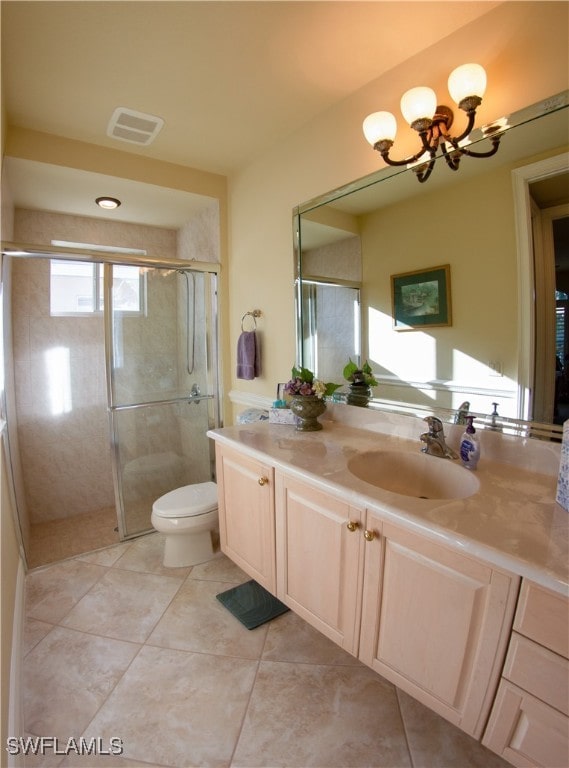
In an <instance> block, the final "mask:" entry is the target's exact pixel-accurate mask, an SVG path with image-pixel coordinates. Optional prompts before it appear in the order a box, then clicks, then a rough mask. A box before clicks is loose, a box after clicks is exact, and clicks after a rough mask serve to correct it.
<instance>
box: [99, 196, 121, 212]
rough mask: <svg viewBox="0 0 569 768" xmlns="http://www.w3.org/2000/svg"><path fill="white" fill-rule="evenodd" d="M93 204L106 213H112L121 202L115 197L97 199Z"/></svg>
mask: <svg viewBox="0 0 569 768" xmlns="http://www.w3.org/2000/svg"><path fill="white" fill-rule="evenodd" d="M95 202H96V203H97V205H100V206H101V208H105V209H106V210H107V211H112V210H114V209H115V208H118V207H119V205H120V204H121V201H120V200H117V198H116V197H98V198H97V199H96V200H95Z"/></svg>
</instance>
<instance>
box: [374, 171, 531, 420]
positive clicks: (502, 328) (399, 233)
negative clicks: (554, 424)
mask: <svg viewBox="0 0 569 768" xmlns="http://www.w3.org/2000/svg"><path fill="white" fill-rule="evenodd" d="M442 170H444V169H442ZM451 189H452V193H451V194H448V193H447V194H445V195H444V196H443V197H439V196H437V195H435V196H433V195H425V196H420V195H419V196H416V197H413V198H412V199H411V200H407V201H405V202H403V203H401V204H399V205H392V206H388V207H386V208H382V209H381V211H380V212H378V213H374V214H371V215H368V216H365V217H362V230H361V232H362V253H363V257H364V285H365V286H366V290H364V292H363V296H362V305H363V313H364V317H365V319H366V321H367V322H368V324H369V328H368V331H369V337H370V342H369V344H370V346H369V358H370V362H372V367H373V368H374V370H377V372H378V373H379V374H380V376H383V375H386V376H390V375H393V376H395V377H396V378H397V379H400V380H401V381H402V382H405V381H411V382H417V381H429V382H436V381H438V382H441V384H442V385H443V386H444V387H445V388H446V387H448V388H449V389H450V390H451V391H452V389H453V387H456V386H459V387H472V388H478V389H481V390H483V389H489V390H493V391H495V390H496V389H500V390H508V389H509V390H511V397H514V396H515V392H516V387H515V382H516V381H517V342H518V339H517V283H516V281H515V280H512V277H513V276H515V274H516V271H517V260H516V247H515V233H514V211H513V204H512V195H511V180H510V169H509V168H500V169H499V170H498V171H496V172H493V173H491V174H484V175H483V176H482V177H477V178H475V179H473V180H471V181H468V182H465V183H460V182H459V183H458V184H456V185H453V186H452V187H451ZM477 221H484V222H485V223H484V226H483V227H480V226H477V224H476V222H477ZM505 222H506V223H507V226H504V223H505ZM443 264H449V265H450V278H451V294H452V324H451V326H449V327H441V328H429V329H425V330H424V331H421V330H417V331H414V332H412V333H407V332H404V331H397V330H394V329H393V327H392V307H391V304H392V300H391V280H390V276H391V275H395V274H400V273H405V272H412V271H415V270H421V269H431V268H432V267H435V266H440V265H443ZM489 361H500V362H501V363H502V367H503V373H504V376H503V378H501V379H499V380H496V378H495V377H492V375H491V373H490V371H489V368H488V362H489ZM378 394H379V396H380V397H387V398H390V399H394V400H403V401H406V402H419V403H424V404H433V403H435V404H437V405H439V406H441V407H443V408H453V407H457V406H458V405H459V404H460V402H462V400H465V399H469V400H470V401H471V405H472V409H473V410H474V411H481V412H485V411H487V410H488V409H489V406H490V405H491V402H492V400H493V399H495V395H488V396H486V397H485V398H484V396H483V395H480V402H475V399H473V398H472V397H464V395H463V394H461V393H460V392H459V393H457V395H456V396H455V400H456V402H455V401H451V400H450V394H449V395H447V394H446V393H445V392H442V391H439V392H436V391H430V392H425V393H423V394H422V393H421V392H420V391H419V390H416V389H414V388H413V387H411V388H410V389H409V388H403V387H399V388H391V387H389V388H386V387H385V386H382V387H381V388H380V392H378ZM501 404H502V406H503V407H502V408H501V411H500V412H501V413H502V414H503V415H508V416H515V415H516V414H515V404H514V405H513V408H514V413H510V412H508V408H507V407H506V406H507V405H508V403H501ZM489 410H492V409H491V407H490V409H489Z"/></svg>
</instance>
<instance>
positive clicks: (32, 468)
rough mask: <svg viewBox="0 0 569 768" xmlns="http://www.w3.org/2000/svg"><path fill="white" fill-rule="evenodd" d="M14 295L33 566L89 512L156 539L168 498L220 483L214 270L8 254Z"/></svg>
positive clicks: (22, 486) (20, 447)
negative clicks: (43, 544) (56, 526)
mask: <svg viewBox="0 0 569 768" xmlns="http://www.w3.org/2000/svg"><path fill="white" fill-rule="evenodd" d="M3 294H4V310H3V311H4V342H5V358H6V363H5V368H6V372H5V374H6V387H5V409H6V417H7V422H8V441H9V453H10V461H11V467H12V475H13V480H14V488H15V495H16V501H17V507H18V514H19V517H20V528H21V530H22V539H23V542H24V546H25V549H26V553H27V554H28V561H29V552H30V549H31V545H32V543H33V542H32V540H33V532H34V530H36V529H38V527H39V526H42V525H44V526H45V525H46V524H47V523H62V521H65V520H66V518H69V517H71V516H73V517H75V516H78V520H81V519H83V520H86V519H87V517H88V516H89V517H90V518H93V519H100V520H101V521H102V520H103V519H106V520H109V521H110V522H109V523H108V524H111V523H112V526H113V529H118V534H119V536H120V538H122V539H126V538H130V537H133V536H137V535H139V534H141V533H144V532H146V531H148V530H151V523H150V515H151V511H152V503H153V501H154V500H155V499H156V498H158V497H159V496H161V495H162V494H164V493H166V492H167V491H169V490H172V489H174V488H176V487H179V486H181V485H188V484H192V483H200V482H204V481H207V480H211V479H214V457H213V454H212V449H211V447H210V441H209V440H208V438H207V435H206V432H207V430H208V429H209V428H210V427H213V426H217V425H218V424H219V423H220V404H219V375H218V363H217V361H218V348H217V274H216V265H215V264H204V263H200V262H188V261H172V260H169V261H161V260H159V259H153V258H146V257H139V256H136V257H125V256H122V255H117V254H107V253H105V254H102V253H95V252H89V253H88V254H80V255H78V254H77V253H64V254H62V253H59V252H57V253H56V252H55V251H54V249H41V250H40V249H37V250H36V251H33V252H32V251H29V250H26V251H22V252H21V253H19V254H18V255H16V252H15V251H14V250H13V249H12V250H11V249H10V248H6V249H4V263H3ZM111 510H112V514H109V513H110V511H111ZM30 532H31V535H30ZM117 538H118V537H117ZM106 543H108V542H107V541H101V542H100V543H97V541H94V542H93V546H92V547H91V548H92V549H95V548H97V547H98V546H102V545H104V544H106ZM32 564H33V563H32Z"/></svg>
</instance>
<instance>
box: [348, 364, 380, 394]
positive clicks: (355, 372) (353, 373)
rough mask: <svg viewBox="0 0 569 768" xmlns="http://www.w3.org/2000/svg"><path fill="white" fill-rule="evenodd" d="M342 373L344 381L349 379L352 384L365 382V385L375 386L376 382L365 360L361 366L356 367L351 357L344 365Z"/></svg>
mask: <svg viewBox="0 0 569 768" xmlns="http://www.w3.org/2000/svg"><path fill="white" fill-rule="evenodd" d="M342 375H343V376H344V378H345V379H346V381H349V382H351V383H352V384H365V385H366V386H367V387H377V384H378V381H377V379H376V378H375V376H374V375H373V371H372V370H371V366H370V364H369V363H368V361H367V360H366V361H365V363H364V364H363V365H362V366H361V367H358V366H357V365H356V364H355V363H354V362H353V360H352V358H350V359H349V361H348V363H347V364H346V365H345V366H344V370H343V374H342Z"/></svg>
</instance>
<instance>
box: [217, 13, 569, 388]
mask: <svg viewBox="0 0 569 768" xmlns="http://www.w3.org/2000/svg"><path fill="white" fill-rule="evenodd" d="M567 23H568V6H567V4H565V3H505V4H503V5H502V6H500V7H499V8H497V9H496V10H493V11H491V12H490V13H488V14H487V15H486V16H485V17H483V18H482V19H479V20H478V21H476V22H474V23H473V24H470V25H468V26H467V27H465V28H463V29H462V30H461V31H459V32H458V33H456V34H455V35H452V36H450V37H449V38H447V39H446V40H445V41H443V42H442V43H440V44H437V45H435V46H433V48H431V49H430V51H427V52H424V53H423V54H421V55H420V56H416V57H414V58H412V59H409V60H408V61H407V62H405V63H404V64H402V65H401V66H399V67H397V68H396V69H394V70H392V71H391V72H390V73H388V75H386V76H385V77H382V78H380V79H378V80H377V81H375V82H374V83H372V84H370V85H369V86H367V87H366V88H364V89H362V90H360V91H358V92H357V93H355V94H353V96H351V97H350V98H348V99H346V100H345V101H343V102H341V103H340V104H338V105H337V106H336V107H335V108H334V109H331V110H329V111H327V112H326V113H324V114H322V115H321V116H320V117H319V118H318V119H316V120H315V121H313V122H312V123H310V124H309V125H307V126H305V127H304V128H302V129H301V130H299V131H298V132H297V133H295V134H294V135H292V136H291V137H290V138H289V140H288V141H286V142H282V143H280V144H279V147H278V150H275V151H273V152H268V153H266V154H264V155H263V156H261V157H259V158H258V159H257V160H256V161H255V162H254V163H253V164H251V165H250V166H249V167H247V168H246V169H244V170H243V171H242V172H241V173H239V174H238V175H236V176H235V177H234V178H232V179H231V180H230V235H231V236H230V254H231V258H230V263H229V285H230V336H229V347H230V350H231V355H232V357H233V356H234V349H235V346H236V343H237V336H238V334H239V330H240V325H239V324H240V318H241V315H242V314H243V312H245V311H246V310H248V309H251V308H252V307H257V306H258V308H259V309H261V310H262V311H263V313H264V314H263V318H262V319H261V321H260V323H259V325H260V327H261V329H262V333H263V336H264V365H263V375H262V376H261V377H260V378H259V379H256V380H255V381H253V382H242V381H240V380H236V379H235V378H233V381H232V382H231V386H232V388H233V389H234V390H235V391H241V392H253V393H255V394H258V395H263V396H266V397H270V398H271V397H273V393H274V389H275V383H276V382H277V381H283V380H286V378H287V377H288V374H289V372H290V367H291V365H292V364H293V362H294V358H295V332H294V311H293V258H292V252H293V241H292V225H291V214H292V209H293V207H294V206H295V205H297V204H299V203H301V202H302V201H304V200H308V199H310V198H312V197H315V196H317V195H319V194H322V193H324V192H326V191H327V190H329V189H333V188H335V187H338V186H341V185H342V184H345V183H348V182H349V181H351V180H353V179H356V178H359V177H361V176H364V175H366V174H368V173H371V172H373V171H375V170H377V169H378V168H379V167H380V166H381V164H382V162H381V158H379V156H378V155H377V153H374V152H373V150H371V148H370V147H369V145H368V144H367V142H366V141H365V139H364V138H363V135H362V132H361V122H362V120H363V118H364V117H365V116H366V115H367V114H369V113H370V112H372V111H376V110H377V109H382V108H385V109H390V110H391V111H393V112H394V114H398V113H399V108H398V101H399V98H400V95H401V93H403V91H404V90H406V89H407V88H409V87H411V86H413V85H415V84H416V80H417V77H418V73H420V77H421V79H422V80H423V81H425V82H428V83H429V84H431V85H432V86H433V87H434V88H435V89H436V90H437V92H438V93H441V94H442V93H446V78H447V77H448V74H449V72H450V71H451V70H452V69H453V67H455V66H457V65H459V64H461V63H464V62H465V61H479V62H480V63H481V64H482V65H483V66H484V67H485V68H486V70H487V73H488V82H489V85H488V91H487V95H486V96H485V98H484V103H483V104H482V108H481V110H480V122H481V123H484V122H490V121H491V120H492V119H495V118H497V117H499V116H501V115H503V114H507V113H509V112H512V111H514V110H516V109H519V108H521V107H523V106H525V105H527V104H531V103H534V102H536V101H539V100H540V99H542V98H545V97H547V96H550V95H552V94H553V93H557V92H559V91H561V90H564V89H566V88H567V87H568V86H569V69H568V67H567V62H568V40H567ZM461 117H464V116H462V115H460V116H459V117H457V121H458V120H460V118H461ZM411 139H413V141H416V137H415V136H412V135H411V131H410V129H409V130H404V129H403V127H401V128H400V139H398V144H399V146H400V149H399V151H400V152H401V155H403V156H404V155H405V153H406V152H407V151H408V152H410V151H411V150H412V149H413V148H414V145H412V144H411ZM480 162H483V161H480ZM459 173H460V171H459ZM427 184H428V182H427ZM252 222H254V224H253V223H252ZM231 373H232V375H234V374H233V369H232V368H231ZM227 385H228V386H229V382H227Z"/></svg>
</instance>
